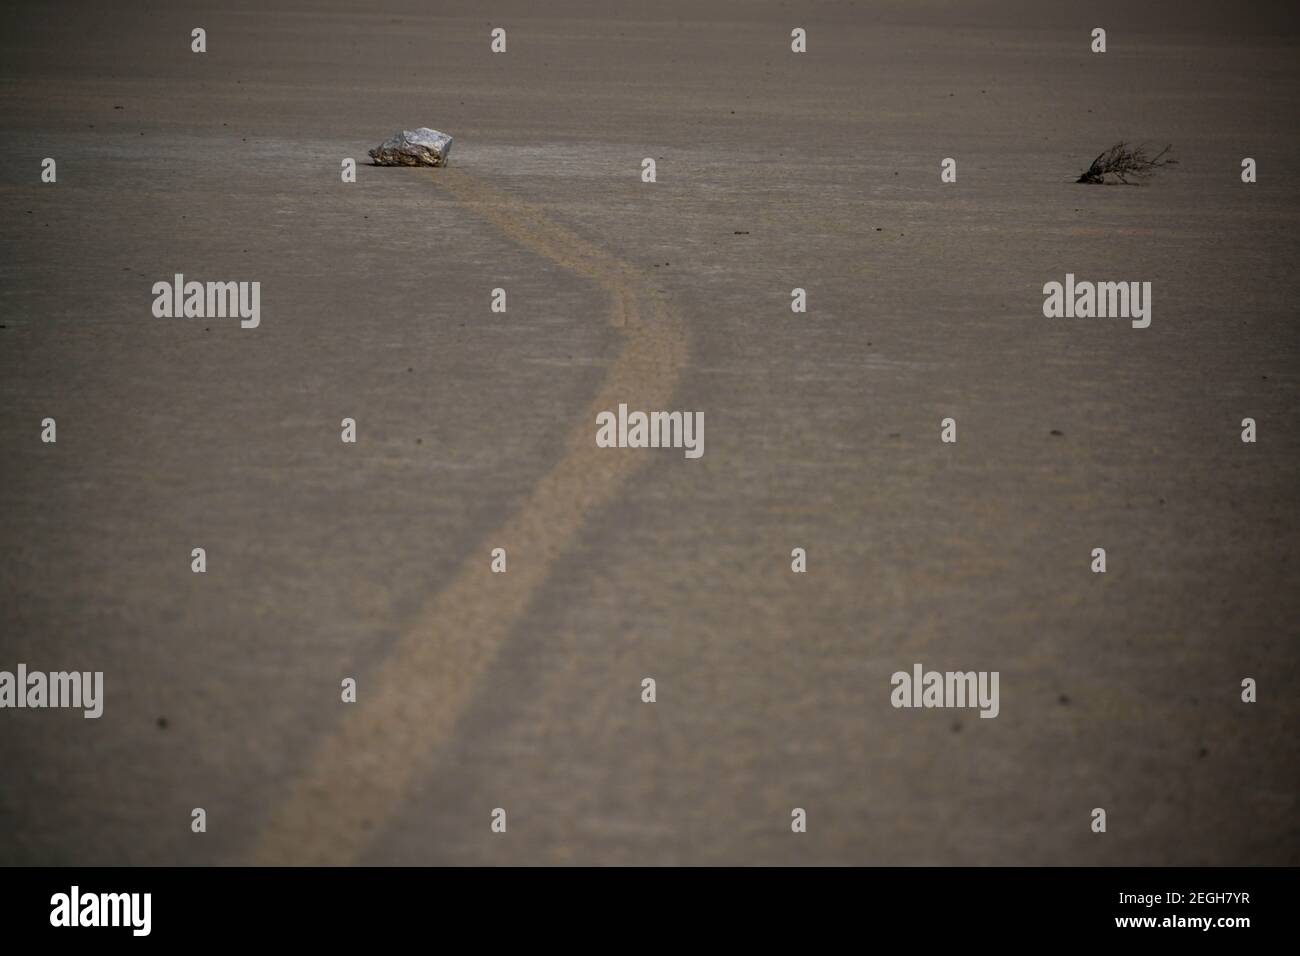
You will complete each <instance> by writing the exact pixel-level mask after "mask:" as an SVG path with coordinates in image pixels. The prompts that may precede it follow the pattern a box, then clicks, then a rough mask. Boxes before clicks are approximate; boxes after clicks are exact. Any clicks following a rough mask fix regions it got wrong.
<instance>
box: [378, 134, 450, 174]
mask: <svg viewBox="0 0 1300 956" xmlns="http://www.w3.org/2000/svg"><path fill="white" fill-rule="evenodd" d="M450 152H451V137H450V136H448V135H447V134H446V133H439V132H438V131H437V130H436V129H429V127H427V126H422V127H420V128H419V129H414V130H413V129H405V130H402V131H401V132H400V133H394V134H393V135H392V136H390V137H389V138H388V139H386V140H384V141H383V142H382V143H380V144H379V145H378V146H376V147H375V148H374V149H372V150H370V158H371V159H373V160H374V161H375V165H376V166H446V165H447V154H448V153H450Z"/></svg>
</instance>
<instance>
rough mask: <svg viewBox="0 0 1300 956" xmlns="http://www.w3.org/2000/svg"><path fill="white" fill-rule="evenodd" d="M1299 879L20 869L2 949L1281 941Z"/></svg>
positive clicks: (7, 892) (983, 873) (1113, 873)
mask: <svg viewBox="0 0 1300 956" xmlns="http://www.w3.org/2000/svg"><path fill="white" fill-rule="evenodd" d="M74 887H75V888H76V889H75V890H74V889H73V888H74ZM1294 887H1295V870H1294V869H1287V868H1262V867H1261V868H1231V869H1228V868H1213V869H1211V868H1159V869H1156V868H1142V869H1134V868H1129V869H1024V868H1001V869H991V868H990V869H922V868H907V869H848V868H843V869H816V870H813V869H799V870H794V869H782V870H771V869H765V870H758V869H682V870H677V871H673V872H669V871H666V870H649V869H631V868H628V869H613V870H602V871H594V870H590V869H578V868H574V869H554V870H546V871H545V872H542V871H540V870H537V869H511V870H502V869H415V868H403V869H369V868H354V869H291V868H285V869H244V868H212V869H199V868H167V869H78V868H17V869H4V870H0V914H3V926H4V939H5V940H6V942H12V941H15V940H19V939H28V938H38V939H39V940H40V941H42V942H56V941H57V940H58V938H59V937H63V938H64V940H63V941H64V942H68V941H69V940H71V941H73V942H76V943H77V944H90V945H98V944H100V943H108V942H113V941H117V942H131V943H134V942H136V941H137V940H138V941H141V942H143V941H144V940H161V941H164V942H185V943H189V942H197V943H203V944H208V943H222V942H248V941H256V942H259V943H260V942H263V941H271V942H274V941H278V940H284V941H286V942H292V943H294V944H295V946H296V947H300V946H302V945H304V944H312V943H320V944H324V945H331V946H337V945H339V944H340V943H346V942H350V941H355V942H364V943H366V944H370V945H373V944H374V943H376V942H384V941H386V940H391V941H392V942H393V943H395V944H402V943H406V944H408V945H409V944H410V943H412V942H420V941H421V940H423V942H424V945H437V944H438V943H439V942H441V943H443V944H451V945H452V946H455V947H458V948H459V947H460V946H463V945H465V944H469V945H473V944H474V943H475V942H489V943H500V942H505V941H511V940H513V939H516V938H517V939H519V940H521V941H524V940H527V941H529V942H531V943H534V944H536V943H538V942H544V941H549V940H554V941H561V942H581V941H583V940H584V939H590V940H592V941H593V942H597V943H601V944H603V945H621V943H620V942H619V941H620V940H621V941H622V942H623V943H635V941H638V940H640V941H644V942H649V943H651V944H654V943H656V941H657V942H658V944H659V945H674V944H676V943H687V942H689V943H692V944H694V943H698V942H701V941H703V940H706V939H710V938H714V937H717V938H719V939H725V940H726V941H727V942H728V945H729V946H731V945H735V944H736V943H738V942H740V941H742V940H745V939H746V938H752V939H754V940H755V942H757V943H761V944H763V945H764V946H765V947H766V946H768V945H771V944H779V943H784V942H791V943H801V944H804V945H807V944H808V943H810V942H814V941H816V942H826V943H828V944H829V943H830V942H831V940H833V939H834V938H835V937H836V936H837V935H838V934H840V933H842V932H849V933H852V934H853V935H854V937H855V938H858V939H860V940H861V939H863V938H864V935H863V934H865V933H871V934H872V936H871V938H873V939H876V940H878V941H880V942H882V943H883V942H884V941H885V940H886V939H888V938H889V934H891V933H894V932H903V933H904V935H911V936H915V941H916V942H918V943H933V942H941V941H944V940H954V941H957V940H962V941H965V942H968V943H977V942H985V943H987V942H992V941H1003V940H1010V941H1015V940H1026V941H1034V940H1041V941H1055V942H1056V943H1060V942H1063V941H1065V940H1071V941H1073V940H1076V939H1087V940H1093V939H1098V938H1105V939H1109V940H1116V941H1119V940H1122V939H1124V937H1129V938H1130V939H1131V940H1132V941H1134V942H1137V943H1142V942H1148V943H1150V942H1163V941H1166V940H1169V941H1174V942H1177V943H1179V944H1183V943H1186V942H1189V941H1191V940H1193V939H1204V940H1206V941H1211V940H1212V941H1214V943H1215V944H1218V945H1224V944H1226V945H1232V944H1233V943H1234V942H1237V941H1245V940H1266V939H1271V938H1278V937H1281V938H1285V937H1288V936H1290V935H1291V934H1290V933H1289V932H1287V929H1288V928H1289V926H1288V924H1289V923H1290V922H1291V919H1292V916H1291V914H1288V913H1287V912H1286V910H1287V909H1288V908H1289V904H1290V902H1291V896H1292V892H1293V890H1294ZM144 894H148V897H147V900H146V897H145V896H144ZM74 902H75V906H74ZM146 902H147V908H146ZM74 923H75V924H77V925H75V926H74V925H73V924H74ZM86 923H93V924H104V923H108V924H112V923H116V924H117V925H84V924H86ZM56 924H58V925H56ZM145 929H147V931H148V932H147V934H146V933H145V932H143V931H144V930H145ZM435 934H436V935H435ZM882 934H883V935H882ZM915 934H919V935H915ZM1043 934H1050V935H1047V936H1044V935H1043ZM1261 934H1262V935H1261ZM413 937H414V938H413ZM918 951H919V950H918ZM15 952H16V950H15Z"/></svg>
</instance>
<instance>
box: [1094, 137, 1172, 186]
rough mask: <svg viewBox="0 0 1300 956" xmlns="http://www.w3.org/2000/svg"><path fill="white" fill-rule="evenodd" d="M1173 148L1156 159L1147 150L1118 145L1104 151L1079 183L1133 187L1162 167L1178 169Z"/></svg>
mask: <svg viewBox="0 0 1300 956" xmlns="http://www.w3.org/2000/svg"><path fill="white" fill-rule="evenodd" d="M1172 148H1173V147H1172V146H1166V147H1165V148H1164V149H1162V150H1161V151H1160V152H1158V153H1156V154H1155V155H1154V156H1150V155H1148V154H1147V148H1146V147H1145V146H1129V145H1128V143H1125V142H1122V141H1121V142H1118V143H1116V144H1115V145H1114V146H1112V147H1111V148H1110V149H1107V150H1104V151H1102V152H1101V153H1100V154H1099V155H1098V156H1097V158H1096V159H1094V160H1093V161H1092V165H1091V166H1089V167H1088V168H1087V170H1086V171H1085V172H1084V173H1083V175H1082V176H1080V177H1079V178H1078V179H1076V180H1075V182H1079V183H1115V182H1119V183H1124V184H1125V185H1129V184H1130V180H1142V179H1146V178H1147V177H1148V176H1150V175H1151V174H1152V173H1154V172H1155V171H1156V170H1157V169H1160V168H1161V167H1162V166H1172V165H1175V164H1176V163H1177V162H1178V160H1176V159H1170V158H1168V154H1169V151H1170V150H1171V149H1172Z"/></svg>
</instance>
